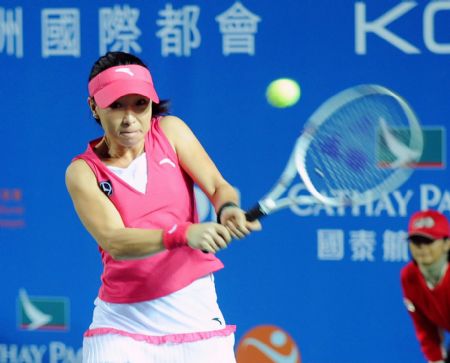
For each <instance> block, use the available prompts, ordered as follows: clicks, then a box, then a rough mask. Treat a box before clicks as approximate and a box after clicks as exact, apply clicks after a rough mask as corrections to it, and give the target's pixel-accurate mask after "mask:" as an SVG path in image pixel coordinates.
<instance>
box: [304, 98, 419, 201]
mask: <svg viewBox="0 0 450 363" xmlns="http://www.w3.org/2000/svg"><path fill="white" fill-rule="evenodd" d="M408 129H409V120H408V115H407V113H405V111H404V109H403V108H402V107H401V105H399V104H398V102H397V101H396V100H395V99H393V98H392V97H388V96H385V95H367V96H364V97H360V98H357V99H356V100H352V101H351V102H349V103H347V104H344V105H342V106H341V107H339V108H338V109H337V110H335V111H334V112H331V113H330V114H329V116H328V117H327V118H326V120H324V122H322V123H320V126H319V127H318V129H317V130H316V132H315V134H314V138H313V139H312V141H311V144H310V145H309V148H308V150H307V153H306V157H305V167H306V170H307V173H308V176H309V177H310V179H311V183H312V184H313V185H314V187H315V188H316V189H317V191H318V192H319V193H321V194H324V195H326V196H327V197H337V198H340V199H350V200H354V199H356V198H360V196H361V195H362V194H364V193H375V194H379V193H382V192H383V191H384V190H387V189H389V188H392V187H393V186H392V185H388V183H392V182H395V180H392V178H391V176H392V175H393V174H394V173H397V174H398V173H400V172H402V173H404V174H405V177H406V173H408V170H407V168H404V170H403V171H399V169H398V166H395V167H392V166H394V164H395V162H396V161H397V160H398V159H399V155H397V154H398V152H397V154H396V151H398V150H395V147H397V149H402V147H403V148H406V150H409V149H408V147H409V146H411V145H410V135H409V133H408V132H405V131H407V130H408ZM387 139H388V140H387ZM392 144H394V146H395V147H394V146H392ZM393 149H394V150H393ZM400 156H401V155H400ZM402 166H403V167H404V166H405V165H402ZM380 181H381V182H380ZM398 182H399V181H398Z"/></svg>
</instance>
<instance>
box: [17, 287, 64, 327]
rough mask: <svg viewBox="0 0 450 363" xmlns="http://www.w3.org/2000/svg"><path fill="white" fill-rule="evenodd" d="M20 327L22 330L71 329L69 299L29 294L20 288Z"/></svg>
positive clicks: (18, 300) (18, 303)
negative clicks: (31, 295)
mask: <svg viewBox="0 0 450 363" xmlns="http://www.w3.org/2000/svg"><path fill="white" fill-rule="evenodd" d="M17 308H18V309H17V310H18V327H19V329H22V330H46V331H48V330H54V331H67V330H69V300H68V299H67V298H64V297H37V296H33V297H30V296H28V293H27V292H26V291H25V289H20V290H19V298H18V299H17Z"/></svg>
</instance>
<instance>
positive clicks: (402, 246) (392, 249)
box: [383, 230, 409, 262]
mask: <svg viewBox="0 0 450 363" xmlns="http://www.w3.org/2000/svg"><path fill="white" fill-rule="evenodd" d="M407 237H408V234H407V233H406V231H397V232H395V231H389V230H387V231H385V232H384V233H383V261H389V262H406V261H408V260H409V255H408V242H407V241H406V239H407Z"/></svg>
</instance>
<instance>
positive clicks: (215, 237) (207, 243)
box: [187, 222, 231, 253]
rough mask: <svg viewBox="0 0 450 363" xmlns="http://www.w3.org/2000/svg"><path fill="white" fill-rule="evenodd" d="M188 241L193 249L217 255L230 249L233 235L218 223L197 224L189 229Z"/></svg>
mask: <svg viewBox="0 0 450 363" xmlns="http://www.w3.org/2000/svg"><path fill="white" fill-rule="evenodd" d="M187 239H188V244H189V246H190V247H191V248H194V249H197V250H202V251H203V252H210V253H216V252H218V251H220V250H222V249H224V248H227V247H228V244H229V243H230V242H231V234H230V232H229V231H228V229H227V228H226V227H225V226H222V225H220V224H218V223H214V222H207V223H197V224H192V225H191V226H190V227H189V228H188V230H187Z"/></svg>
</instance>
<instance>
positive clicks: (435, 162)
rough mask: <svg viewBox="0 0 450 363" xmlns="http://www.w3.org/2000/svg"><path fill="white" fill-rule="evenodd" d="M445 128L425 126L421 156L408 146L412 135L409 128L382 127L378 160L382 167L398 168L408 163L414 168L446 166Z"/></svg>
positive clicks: (378, 145) (378, 144) (378, 143)
mask: <svg viewBox="0 0 450 363" xmlns="http://www.w3.org/2000/svg"><path fill="white" fill-rule="evenodd" d="M445 131H446V130H445V128H443V127H423V128H422V132H423V139H424V143H423V151H422V155H421V156H420V158H418V157H417V155H416V152H415V151H414V150H411V149H410V148H408V146H406V145H407V144H408V142H409V139H410V135H409V130H408V129H406V128H405V129H401V128H395V129H389V130H387V128H385V127H383V126H382V127H381V132H380V135H379V140H378V142H377V160H378V165H379V166H380V167H386V168H397V167H399V166H400V167H401V166H402V165H407V166H408V167H412V168H444V167H445V152H444V151H445V133H446V132H445Z"/></svg>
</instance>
